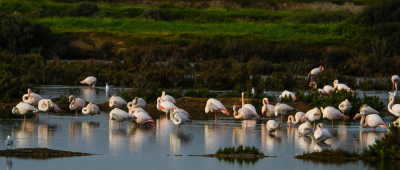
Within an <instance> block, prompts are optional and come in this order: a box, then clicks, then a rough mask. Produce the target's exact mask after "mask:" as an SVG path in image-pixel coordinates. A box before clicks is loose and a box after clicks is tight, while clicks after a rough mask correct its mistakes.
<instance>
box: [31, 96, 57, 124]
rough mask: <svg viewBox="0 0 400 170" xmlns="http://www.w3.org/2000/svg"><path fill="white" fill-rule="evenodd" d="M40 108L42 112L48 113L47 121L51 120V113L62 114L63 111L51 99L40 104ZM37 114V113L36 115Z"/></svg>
mask: <svg viewBox="0 0 400 170" xmlns="http://www.w3.org/2000/svg"><path fill="white" fill-rule="evenodd" d="M38 108H39V110H40V111H42V112H47V120H49V112H54V113H58V112H60V111H61V112H62V110H61V109H59V108H58V106H57V104H55V103H53V101H51V99H42V100H40V101H39V103H38ZM36 114H37V113H36Z"/></svg>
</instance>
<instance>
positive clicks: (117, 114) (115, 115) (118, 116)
mask: <svg viewBox="0 0 400 170" xmlns="http://www.w3.org/2000/svg"><path fill="white" fill-rule="evenodd" d="M129 119H131V120H136V119H137V118H136V117H135V116H134V115H130V114H128V113H126V112H125V111H123V110H121V109H119V108H114V109H113V110H111V112H110V120H114V121H117V122H118V129H120V128H121V122H123V121H125V120H129Z"/></svg>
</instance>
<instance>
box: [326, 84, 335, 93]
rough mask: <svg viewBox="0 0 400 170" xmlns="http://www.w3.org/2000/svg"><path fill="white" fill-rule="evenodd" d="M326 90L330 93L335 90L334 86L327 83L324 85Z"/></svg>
mask: <svg viewBox="0 0 400 170" xmlns="http://www.w3.org/2000/svg"><path fill="white" fill-rule="evenodd" d="M324 90H325V91H326V92H327V93H328V94H331V92H332V91H334V90H333V87H332V86H331V85H325V86H324Z"/></svg>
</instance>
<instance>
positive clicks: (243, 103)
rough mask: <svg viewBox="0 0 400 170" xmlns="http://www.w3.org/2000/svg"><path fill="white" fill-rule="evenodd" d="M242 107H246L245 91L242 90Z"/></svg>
mask: <svg viewBox="0 0 400 170" xmlns="http://www.w3.org/2000/svg"><path fill="white" fill-rule="evenodd" d="M242 107H244V93H243V92H242Z"/></svg>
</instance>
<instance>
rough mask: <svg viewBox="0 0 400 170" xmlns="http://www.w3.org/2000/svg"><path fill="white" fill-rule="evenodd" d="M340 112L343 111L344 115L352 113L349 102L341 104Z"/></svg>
mask: <svg viewBox="0 0 400 170" xmlns="http://www.w3.org/2000/svg"><path fill="white" fill-rule="evenodd" d="M339 110H340V111H342V112H343V113H346V112H350V110H351V103H350V102H349V100H347V99H346V100H344V101H342V103H340V104H339Z"/></svg>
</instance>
